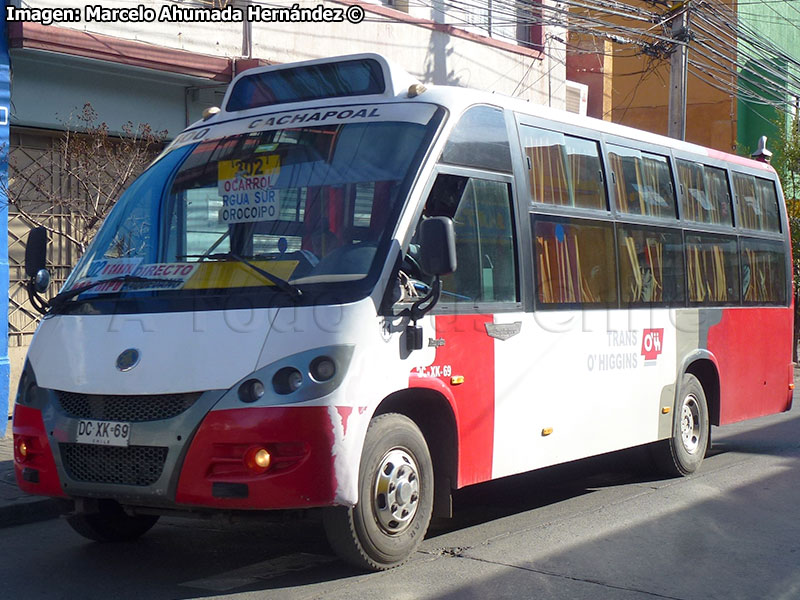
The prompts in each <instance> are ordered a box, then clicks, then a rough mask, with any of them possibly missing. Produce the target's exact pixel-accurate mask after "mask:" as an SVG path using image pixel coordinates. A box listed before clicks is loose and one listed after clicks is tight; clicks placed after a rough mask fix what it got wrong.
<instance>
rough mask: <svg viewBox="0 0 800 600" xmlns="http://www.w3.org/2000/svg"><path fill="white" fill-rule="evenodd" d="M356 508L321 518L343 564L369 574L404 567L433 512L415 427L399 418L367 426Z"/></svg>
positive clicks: (429, 475) (424, 453)
mask: <svg viewBox="0 0 800 600" xmlns="http://www.w3.org/2000/svg"><path fill="white" fill-rule="evenodd" d="M358 492H359V500H358V504H356V505H355V506H353V507H333V508H329V509H327V510H326V511H325V513H324V518H323V522H324V525H325V533H326V534H327V536H328V541H329V542H330V544H331V547H332V548H333V549H334V551H335V552H336V553H337V554H338V555H339V556H340V557H341V558H342V559H344V560H345V561H347V562H349V563H350V564H352V565H354V566H356V567H358V568H360V569H367V570H370V571H384V570H386V569H391V568H393V567H396V566H398V565H400V564H402V563H403V562H405V561H406V560H407V559H408V558H409V557H410V556H411V555H412V554H413V552H414V551H415V550H416V549H417V546H419V544H420V542H422V539H423V538H424V537H425V533H426V532H427V530H428V525H429V524H430V520H431V512H432V510H433V463H432V462H431V456H430V452H429V451H428V445H427V444H426V443H425V438H424V437H423V435H422V432H421V431H420V430H419V428H418V427H417V426H416V424H415V423H414V422H413V421H412V420H411V419H409V418H408V417H405V416H403V415H400V414H393V413H392V414H385V415H380V416H378V417H375V418H374V419H373V420H372V421H371V422H370V424H369V427H368V429H367V436H366V439H365V441H364V450H363V452H362V454H361V465H360V467H359V473H358Z"/></svg>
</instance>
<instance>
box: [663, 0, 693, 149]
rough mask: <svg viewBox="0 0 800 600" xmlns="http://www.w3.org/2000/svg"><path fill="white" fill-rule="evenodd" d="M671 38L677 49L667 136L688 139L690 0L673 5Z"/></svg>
mask: <svg viewBox="0 0 800 600" xmlns="http://www.w3.org/2000/svg"><path fill="white" fill-rule="evenodd" d="M671 12H672V13H673V14H674V16H673V17H672V24H671V37H672V39H673V41H674V42H675V47H674V49H673V51H672V54H671V56H670V59H669V128H668V130H667V135H669V136H670V137H673V138H676V139H679V140H684V139H686V80H687V74H688V72H689V39H690V35H689V0H685V1H684V2H676V3H675V4H673V5H672V10H671Z"/></svg>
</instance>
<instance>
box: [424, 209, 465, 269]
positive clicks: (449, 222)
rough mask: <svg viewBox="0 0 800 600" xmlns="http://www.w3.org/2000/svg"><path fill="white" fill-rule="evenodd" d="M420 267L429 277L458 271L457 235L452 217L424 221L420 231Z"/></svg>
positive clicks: (431, 218)
mask: <svg viewBox="0 0 800 600" xmlns="http://www.w3.org/2000/svg"><path fill="white" fill-rule="evenodd" d="M419 245H420V257H419V262H420V267H421V268H422V270H423V271H424V272H425V274H427V275H436V276H437V277H438V276H441V275H449V274H450V273H452V272H453V271H455V270H456V267H457V266H458V265H457V262H456V233H455V229H454V227H453V219H451V218H450V217H430V218H428V219H423V221H422V222H421V223H420V229H419Z"/></svg>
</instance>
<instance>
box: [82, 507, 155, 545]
mask: <svg viewBox="0 0 800 600" xmlns="http://www.w3.org/2000/svg"><path fill="white" fill-rule="evenodd" d="M156 521H158V516H156V515H129V514H127V513H126V512H125V510H124V509H123V508H122V507H121V506H120V505H119V504H118V503H117V502H114V501H113V500H99V501H98V504H97V510H96V511H94V512H87V513H77V514H74V515H70V516H69V517H67V523H69V526H70V527H72V528H73V529H74V530H75V531H77V532H78V533H79V534H81V535H82V536H83V537H85V538H88V539H90V540H94V541H95V542H125V541H129V540H135V539H136V538H139V537H141V536H142V535H144V534H145V533H147V532H148V531H150V529H151V528H152V527H153V525H155V524H156Z"/></svg>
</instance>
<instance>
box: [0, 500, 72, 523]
mask: <svg viewBox="0 0 800 600" xmlns="http://www.w3.org/2000/svg"><path fill="white" fill-rule="evenodd" d="M69 510H70V507H69V502H68V501H66V500H58V499H56V498H42V499H36V500H24V501H22V502H19V503H17V504H7V505H5V506H0V529H2V528H4V527H14V526H16V525H27V524H28V523H37V522H39V521H47V520H50V519H55V518H56V517H59V516H61V515H62V514H64V513H66V512H69Z"/></svg>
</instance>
